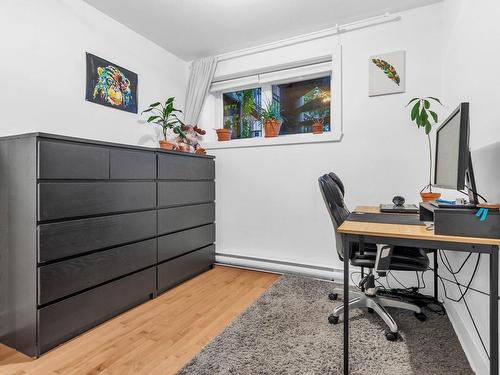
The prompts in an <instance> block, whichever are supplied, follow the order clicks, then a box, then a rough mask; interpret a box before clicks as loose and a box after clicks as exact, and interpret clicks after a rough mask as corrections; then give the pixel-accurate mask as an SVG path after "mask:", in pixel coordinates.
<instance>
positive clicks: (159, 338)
mask: <svg viewBox="0 0 500 375" xmlns="http://www.w3.org/2000/svg"><path fill="white" fill-rule="evenodd" d="M278 278H279V276H278V275H274V274H269V273H263V272H256V271H248V270H242V269H237V268H230V267H222V266H217V267H215V268H214V269H213V270H210V271H208V272H205V273H203V274H202V275H200V276H198V277H196V278H194V279H192V280H190V281H188V282H186V283H184V284H181V285H180V286H178V287H176V288H174V289H172V290H170V291H168V292H167V293H165V294H162V295H161V296H160V297H158V298H157V299H155V300H152V301H149V302H147V303H145V304H143V305H141V306H138V307H136V308H134V309H132V310H130V311H128V312H126V313H124V314H122V315H120V316H118V317H116V318H114V319H112V320H110V321H108V322H106V323H103V324H101V325H100V326H98V327H96V328H94V329H92V330H90V331H88V332H86V333H84V334H82V335H80V336H78V337H76V338H75V339H73V340H71V341H69V342H67V343H65V344H63V345H61V346H59V347H57V348H55V349H53V350H52V351H50V352H48V353H46V354H44V355H43V356H42V357H40V358H39V359H37V360H34V359H32V358H30V357H26V356H25V355H23V354H20V353H18V352H16V351H14V350H12V349H10V348H7V347H6V346H3V345H0V374H2V375H3V374H9V375H17V374H37V375H45V374H49V375H50V374H120V375H125V374H162V375H163V374H174V373H175V372H176V371H177V370H179V369H181V368H182V367H183V366H184V365H185V364H186V363H187V362H189V360H190V359H191V358H192V357H194V356H195V355H196V353H198V352H199V351H200V350H201V349H202V348H203V347H204V346H205V345H206V344H207V343H208V342H209V341H210V340H211V339H212V338H214V337H215V336H217V335H218V334H219V333H220V332H221V331H222V330H223V329H224V327H226V326H227V325H228V324H229V323H230V322H231V321H232V320H233V319H234V318H236V317H237V316H238V315H239V314H241V313H242V312H243V311H244V310H245V309H246V308H247V307H248V306H249V305H251V304H252V302H254V301H255V300H256V299H257V298H258V297H259V296H260V295H261V294H262V293H263V292H264V291H265V290H266V289H267V288H269V287H270V286H271V285H272V284H273V282H274V281H276V280H277V279H278Z"/></svg>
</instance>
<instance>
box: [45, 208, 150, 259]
mask: <svg viewBox="0 0 500 375" xmlns="http://www.w3.org/2000/svg"><path fill="white" fill-rule="evenodd" d="M155 228H156V211H146V212H136V213H130V214H121V215H113V216H105V217H97V218H89V219H80V220H71V221H66V222H62V223H51V224H43V225H40V226H39V227H38V261H39V262H47V261H51V260H56V259H60V258H65V257H69V256H75V255H78V254H81V253H85V252H88V251H92V250H99V249H102V248H106V247H111V246H117V245H121V244H125V243H129V242H134V241H140V240H144V239H147V238H152V237H155V235H156V230H155Z"/></svg>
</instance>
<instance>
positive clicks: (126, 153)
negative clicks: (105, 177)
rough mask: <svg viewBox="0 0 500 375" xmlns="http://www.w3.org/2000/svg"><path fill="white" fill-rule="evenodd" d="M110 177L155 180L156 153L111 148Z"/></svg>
mask: <svg viewBox="0 0 500 375" xmlns="http://www.w3.org/2000/svg"><path fill="white" fill-rule="evenodd" d="M109 164H110V165H109V177H110V178H111V179H118V180H119V179H123V180H127V179H129V180H154V179H155V178H156V155H155V154H154V152H149V151H133V150H121V149H114V148H113V149H111V150H110V157H109Z"/></svg>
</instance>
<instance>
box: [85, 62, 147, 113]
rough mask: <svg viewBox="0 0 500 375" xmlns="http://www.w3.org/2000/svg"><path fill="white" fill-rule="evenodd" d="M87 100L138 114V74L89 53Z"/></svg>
mask: <svg viewBox="0 0 500 375" xmlns="http://www.w3.org/2000/svg"><path fill="white" fill-rule="evenodd" d="M86 62H87V80H86V82H87V84H86V90H85V99H86V100H87V101H89V102H93V103H97V104H102V105H105V106H107V107H112V108H116V109H121V110H122V111H127V112H132V113H137V84H138V77H137V74H136V73H134V72H131V71H130V70H128V69H125V68H122V67H121V66H119V65H116V64H113V63H111V62H109V61H107V60H104V59H102V58H100V57H97V56H95V55H92V54H91V53H87V59H86Z"/></svg>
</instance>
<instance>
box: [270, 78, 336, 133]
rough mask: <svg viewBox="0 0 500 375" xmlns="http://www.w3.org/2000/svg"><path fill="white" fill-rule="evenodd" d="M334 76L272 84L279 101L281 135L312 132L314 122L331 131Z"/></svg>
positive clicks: (276, 98)
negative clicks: (331, 85) (331, 91)
mask: <svg viewBox="0 0 500 375" xmlns="http://www.w3.org/2000/svg"><path fill="white" fill-rule="evenodd" d="M330 82H331V77H330V76H326V77H321V78H316V79H310V80H307V81H300V82H292V83H285V84H281V85H273V86H272V93H273V99H274V100H276V101H278V102H279V103H280V107H281V113H282V115H283V118H284V119H283V125H282V126H281V131H280V135H283V134H300V133H311V132H312V125H313V124H314V123H315V122H322V123H323V131H326V132H327V131H330V128H331V126H330V100H331V98H330Z"/></svg>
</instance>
